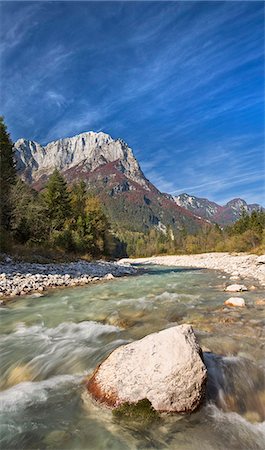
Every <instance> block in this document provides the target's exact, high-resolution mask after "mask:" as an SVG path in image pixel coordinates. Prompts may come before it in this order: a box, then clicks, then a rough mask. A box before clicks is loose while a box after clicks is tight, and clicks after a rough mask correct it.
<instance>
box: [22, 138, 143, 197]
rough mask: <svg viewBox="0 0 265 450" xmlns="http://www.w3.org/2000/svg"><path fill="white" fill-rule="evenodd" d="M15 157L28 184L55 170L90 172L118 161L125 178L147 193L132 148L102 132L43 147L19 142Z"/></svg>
mask: <svg viewBox="0 0 265 450" xmlns="http://www.w3.org/2000/svg"><path fill="white" fill-rule="evenodd" d="M15 157H16V161H17V168H18V171H19V173H20V175H21V177H22V178H23V179H24V180H25V181H28V182H29V183H32V182H36V181H38V179H40V178H41V177H42V176H43V175H46V176H49V175H50V174H51V173H52V172H53V170H54V168H57V169H58V170H60V171H62V172H65V171H67V170H69V169H73V168H75V169H76V170H77V171H78V170H80V171H81V172H84V171H85V172H93V171H94V170H95V169H97V168H98V167H100V166H102V165H104V164H107V163H110V162H114V161H117V162H118V163H119V164H118V165H117V167H118V168H119V170H120V171H121V172H122V173H124V174H125V175H126V177H127V178H129V179H130V180H132V181H134V182H136V183H138V184H139V185H140V186H143V187H145V188H146V189H148V184H147V180H146V179H145V177H144V175H143V173H142V171H141V169H140V166H139V164H138V162H137V160H136V159H135V157H134V155H133V152H132V150H131V148H129V147H128V145H127V144H126V143H125V142H124V141H123V140H121V139H116V140H114V139H112V138H111V136H109V135H108V134H105V133H102V132H100V133H95V132H93V131H89V132H87V133H82V134H79V135H77V136H73V137H71V138H65V139H59V140H58V141H53V142H50V143H49V144H47V145H46V146H41V145H40V144H38V143H37V142H34V141H29V140H26V139H19V140H18V141H17V142H16V143H15Z"/></svg>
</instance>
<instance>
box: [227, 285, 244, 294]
mask: <svg viewBox="0 0 265 450" xmlns="http://www.w3.org/2000/svg"><path fill="white" fill-rule="evenodd" d="M247 290H248V288H247V287H246V286H244V284H230V286H227V287H226V288H225V291H226V292H241V291H247Z"/></svg>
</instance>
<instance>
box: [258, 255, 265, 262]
mask: <svg viewBox="0 0 265 450" xmlns="http://www.w3.org/2000/svg"><path fill="white" fill-rule="evenodd" d="M257 263H258V264H265V255H260V256H258V258H257Z"/></svg>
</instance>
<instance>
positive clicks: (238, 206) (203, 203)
mask: <svg viewBox="0 0 265 450" xmlns="http://www.w3.org/2000/svg"><path fill="white" fill-rule="evenodd" d="M173 198H174V200H175V202H176V203H177V204H178V205H179V206H182V207H183V208H185V209H187V210H189V211H191V212H193V213H194V214H195V215H198V216H199V217H202V218H204V219H206V220H209V221H210V222H212V223H218V224H219V225H227V224H229V223H233V222H235V221H236V220H238V219H239V218H240V217H241V215H242V211H246V212H247V213H249V214H251V213H252V211H254V210H258V209H262V210H264V208H263V207H262V206H261V205H258V204H257V203H251V204H248V203H247V202H246V201H245V200H243V199H242V198H239V197H237V198H234V199H231V200H229V201H228V202H227V203H226V204H225V205H219V204H218V203H216V202H213V201H210V200H208V199H207V198H203V197H196V196H194V195H189V194H187V193H183V194H179V195H177V196H173Z"/></svg>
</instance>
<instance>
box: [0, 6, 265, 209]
mask: <svg viewBox="0 0 265 450" xmlns="http://www.w3.org/2000/svg"><path fill="white" fill-rule="evenodd" d="M263 30H264V4H263V2H255V1H252V2H240V1H236V2H2V3H1V32H0V33H1V34H0V55H1V114H3V115H4V116H5V120H6V123H7V125H8V129H9V131H10V133H11V137H12V139H13V140H16V139H18V138H20V137H25V138H27V139H33V140H36V141H38V142H40V143H42V144H45V143H47V142H49V141H51V140H55V139H57V138H62V137H66V136H72V135H75V134H78V133H80V132H83V131H89V130H94V131H99V130H102V131H104V132H107V133H109V134H110V135H111V136H112V137H114V138H118V137H121V138H123V139H124V140H125V141H126V142H127V143H128V144H129V145H130V146H131V147H132V149H133V150H134V153H135V155H136V157H137V159H138V160H139V162H140V164H141V167H142V169H143V171H144V173H145V174H146V176H147V177H148V178H149V179H150V180H151V181H152V182H153V183H154V184H155V185H156V186H157V187H158V188H159V189H160V190H162V191H164V192H170V193H176V194H178V193H181V192H188V193H190V194H193V195H197V196H201V197H208V198H209V199H211V200H214V201H217V202H219V203H225V202H226V201H228V200H229V199H231V198H233V197H242V198H245V199H246V200H247V201H248V202H251V203H252V202H259V203H262V204H264V203H265V200H264V199H265V192H264V112H263V108H264V31H263Z"/></svg>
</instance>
